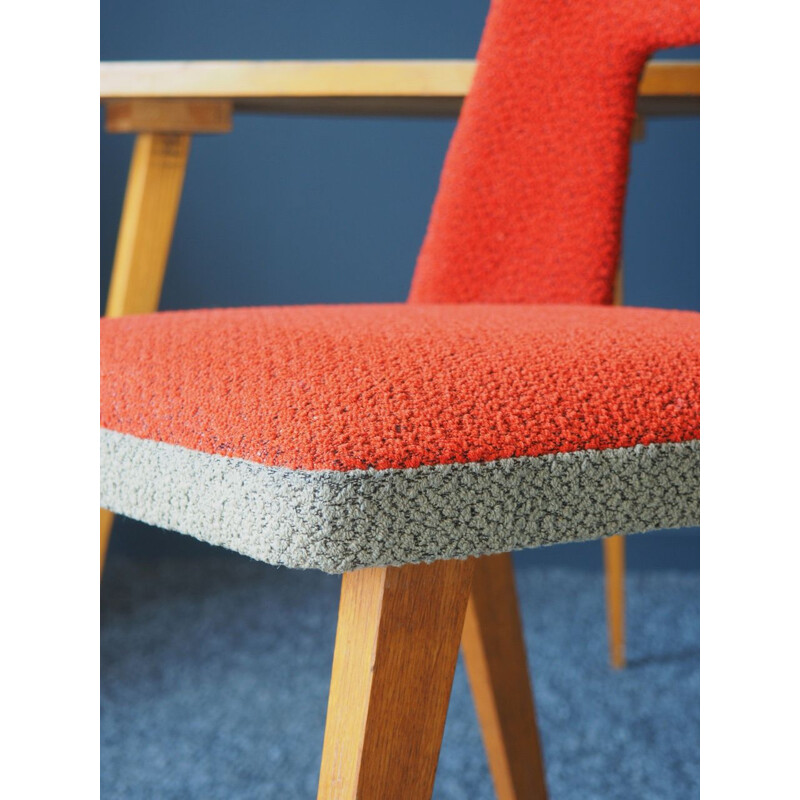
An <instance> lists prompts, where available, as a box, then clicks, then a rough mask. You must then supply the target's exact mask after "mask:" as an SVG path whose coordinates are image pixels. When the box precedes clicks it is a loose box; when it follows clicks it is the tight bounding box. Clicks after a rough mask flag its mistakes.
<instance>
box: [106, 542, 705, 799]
mask: <svg viewBox="0 0 800 800" xmlns="http://www.w3.org/2000/svg"><path fill="white" fill-rule="evenodd" d="M517 580H518V587H519V594H520V602H521V605H522V610H523V616H524V620H525V629H526V636H527V641H528V652H529V660H530V666H531V672H532V674H533V682H534V688H535V692H536V700H537V706H538V712H539V724H540V728H541V734H542V739H543V747H544V755H545V760H546V764H547V780H548V784H549V787H550V792H551V798H552V800H573V799H574V800H591V799H593V798H597V799H598V800H600V799H601V798H624V799H625V800H629V799H630V798H636V799H637V800H645V799H646V798H659V800H668V799H669V798H676V799H677V798H680V800H687V798H693V797H698V796H699V789H698V785H699V727H700V726H699V578H698V575H697V573H669V572H647V571H645V572H634V573H631V574H630V575H629V576H628V598H629V612H628V617H629V618H628V638H629V648H628V653H629V661H630V665H629V667H628V669H627V670H625V671H624V672H619V673H615V672H612V671H611V670H610V669H609V667H608V666H607V654H606V640H605V624H604V620H605V617H604V613H605V612H604V605H603V585H602V575H601V574H600V573H593V572H579V571H565V570H555V569H542V568H536V567H525V568H522V569H519V570H518V575H517ZM338 588H339V580H338V579H337V578H333V577H331V576H328V575H323V574H321V573H314V572H295V571H289V570H279V569H274V568H271V567H267V566H265V565H263V564H257V563H255V562H252V561H249V560H246V559H244V558H239V557H233V556H229V555H227V554H221V555H219V556H212V557H207V558H199V559H191V560H189V559H164V560H161V561H154V562H142V561H135V560H131V559H126V558H123V557H119V558H115V559H111V560H110V562H109V564H108V567H107V570H106V574H105V577H104V581H103V588H102V613H101V644H102V680H101V690H102V699H101V737H102V750H101V769H102V772H101V785H102V796H103V797H104V798H106V799H107V800H111V798H166V799H168V798H214V799H216V798H220V799H224V800H239V799H240V798H264V797H267V798H280V799H281V800H291V799H292V798H312V797H315V796H316V786H317V771H318V769H319V759H320V752H321V748H322V736H323V730H324V722H325V707H326V702H327V688H328V679H329V675H330V665H331V656H332V653H333V640H334V633H335V623H336V611H337V603H338ZM493 796H494V795H493V790H492V784H491V778H490V776H489V772H488V767H487V765H486V758H485V756H484V753H483V748H482V744H481V740H480V733H479V730H478V726H477V721H476V718H475V712H474V710H473V708H472V702H471V697H470V695H469V688H468V685H467V681H466V677H465V674H464V671H463V668H462V666H461V664H459V667H458V671H457V673H456V678H455V683H454V685H453V694H452V698H451V702H450V713H449V716H448V720H447V728H446V730H445V736H444V742H443V745H442V754H441V759H440V762H439V770H438V773H437V778H436V788H435V791H434V797H435V798H437V800H445V799H446V798H450V799H452V800H465V799H467V800H479V799H480V798H487V799H488V798H492V797H493Z"/></svg>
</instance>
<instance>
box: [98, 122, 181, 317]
mask: <svg viewBox="0 0 800 800" xmlns="http://www.w3.org/2000/svg"><path fill="white" fill-rule="evenodd" d="M189 143H190V137H189V136H187V135H185V134H178V135H174V134H148V133H145V134H140V135H139V136H137V137H136V142H135V144H134V149H133V158H132V159H131V167H130V172H129V174H128V184H127V188H126V190H125V201H124V203H123V206H122V220H121V222H120V226H119V235H118V237H117V250H116V254H115V256H114V266H113V269H112V271H111V284H110V286H109V290H108V302H107V304H106V316H108V317H120V316H123V315H125V314H144V313H148V312H151V311H155V310H156V309H157V308H158V301H159V298H160V297H161V286H162V283H163V281H164V273H165V272H166V269H167V256H168V255H169V248H170V245H171V243H172V232H173V229H174V227H175V219H176V217H177V214H178V204H179V203H180V197H181V190H182V188H183V177H184V174H185V171H186V161H187V159H188V157H189Z"/></svg>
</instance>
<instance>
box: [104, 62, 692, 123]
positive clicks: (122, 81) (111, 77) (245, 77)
mask: <svg viewBox="0 0 800 800" xmlns="http://www.w3.org/2000/svg"><path fill="white" fill-rule="evenodd" d="M590 68H591V67H590V66H587V69H590ZM474 71H475V62H474V61H472V60H452V61H444V60H435V61H433V60H431V61H151V62H136V61H130V62H104V63H102V64H101V65H100V98H101V100H102V101H103V102H104V103H105V104H106V105H107V106H108V107H109V108H111V106H113V105H114V104H119V103H131V102H137V103H138V102H139V101H148V102H152V101H177V102H184V103H186V102H189V101H199V100H203V101H210V100H214V101H218V102H220V103H224V104H226V105H225V106H224V107H229V108H230V109H231V110H233V111H261V112H280V113H297V114H356V115H360V114H365V115H366V114H369V115H374V114H386V115H403V116H405V115H409V116H455V115H456V114H458V111H459V109H460V107H461V102H462V100H463V99H464V95H465V94H466V93H467V91H468V89H469V86H470V83H471V81H472V76H473V73H474ZM639 91H640V95H639V96H640V100H639V111H640V113H642V114H646V115H653V114H686V113H691V114H696V113H698V112H699V105H700V64H699V62H697V61H651V62H649V63H648V64H647V66H646V67H645V70H644V73H643V75H642V81H641V84H640V90H639ZM227 104H230V106H227ZM194 105H195V106H196V105H197V104H194ZM127 108H129V106H127Z"/></svg>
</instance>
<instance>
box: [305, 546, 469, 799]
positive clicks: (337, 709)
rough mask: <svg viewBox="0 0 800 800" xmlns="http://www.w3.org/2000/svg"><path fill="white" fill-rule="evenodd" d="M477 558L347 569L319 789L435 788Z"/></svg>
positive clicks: (421, 791) (338, 794) (403, 794)
mask: <svg viewBox="0 0 800 800" xmlns="http://www.w3.org/2000/svg"><path fill="white" fill-rule="evenodd" d="M474 567H475V559H467V560H465V561H460V560H458V561H455V560H454V561H438V562H435V563H433V564H412V565H409V566H404V567H376V568H370V569H363V570H358V571H355V572H350V573H346V574H345V575H344V576H343V577H342V594H341V601H340V606H339V623H338V627H337V630H336V647H335V650H334V656H333V670H332V675H331V688H330V697H329V700H328V717H327V722H326V725H325V742H324V745H323V750H322V766H321V769H320V781H319V794H318V797H319V798H325V799H326V800H332V799H333V798H336V800H354V799H355V798H360V799H361V800H426V799H427V798H430V796H431V793H432V791H433V782H434V777H435V775H436V765H437V762H438V760H439V749H440V747H441V741H442V734H443V732H444V724H445V718H446V716H447V707H448V704H449V700H450V689H451V687H452V683H453V674H454V672H455V667H456V661H457V659H458V645H459V640H460V639H461V631H462V628H463V625H464V614H465V611H466V607H467V599H468V597H469V591H470V583H471V580H472V573H473V570H474Z"/></svg>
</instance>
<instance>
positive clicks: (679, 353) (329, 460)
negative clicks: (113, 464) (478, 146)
mask: <svg viewBox="0 0 800 800" xmlns="http://www.w3.org/2000/svg"><path fill="white" fill-rule="evenodd" d="M698 320H699V316H698V315H697V314H695V313H691V312H676V311H657V310H650V309H634V308H630V309H628V308H607V307H602V306H594V307H579V306H521V305H458V304H456V305H450V306H446V305H443V306H437V305H412V304H406V305H388V306H387V305H383V306H377V305H364V306H309V307H288V308H244V309H232V310H213V311H187V312H169V313H167V312H162V313H160V314H153V315H145V316H136V317H127V318H121V319H106V320H103V322H102V337H101V378H102V379H101V425H102V426H103V427H104V428H106V429H109V430H113V431H118V432H120V433H126V434H131V435H133V436H136V437H140V438H143V439H149V440H154V441H159V442H169V443H171V444H176V445H182V446H183V447H186V448H190V449H193V450H199V451H202V452H206V453H212V454H218V455H223V456H235V457H238V458H242V459H247V460H250V461H253V462H257V463H260V464H264V465H268V466H283V467H289V468H293V469H332V470H352V469H364V468H368V467H374V468H376V469H384V468H390V467H417V466H420V465H423V464H446V463H451V462H468V461H470V462H483V461H493V460H496V459H501V458H510V457H516V456H538V455H542V454H548V453H559V452H572V451H577V450H586V449H605V448H622V447H632V446H635V445H637V444H651V443H664V442H683V441H688V440H693V439H697V438H699V363H698V339H699V325H698Z"/></svg>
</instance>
